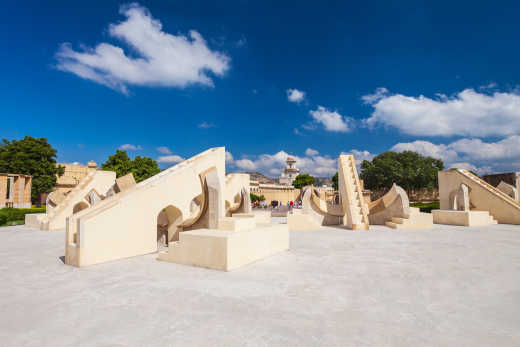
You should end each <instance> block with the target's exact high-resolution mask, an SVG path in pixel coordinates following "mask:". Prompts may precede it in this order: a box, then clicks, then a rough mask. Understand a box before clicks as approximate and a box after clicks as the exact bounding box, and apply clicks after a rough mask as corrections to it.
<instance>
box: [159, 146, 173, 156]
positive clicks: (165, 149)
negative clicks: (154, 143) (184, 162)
mask: <svg viewBox="0 0 520 347" xmlns="http://www.w3.org/2000/svg"><path fill="white" fill-rule="evenodd" d="M157 151H158V152H159V153H161V154H172V151H170V149H169V148H168V147H166V146H160V147H157Z"/></svg>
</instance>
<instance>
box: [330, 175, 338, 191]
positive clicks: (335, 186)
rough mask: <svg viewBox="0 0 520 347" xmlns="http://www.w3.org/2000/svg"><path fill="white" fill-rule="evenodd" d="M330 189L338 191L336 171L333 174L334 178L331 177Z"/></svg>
mask: <svg viewBox="0 0 520 347" xmlns="http://www.w3.org/2000/svg"><path fill="white" fill-rule="evenodd" d="M332 188H334V190H338V189H339V185H338V172H337V171H336V173H335V174H334V176H332Z"/></svg>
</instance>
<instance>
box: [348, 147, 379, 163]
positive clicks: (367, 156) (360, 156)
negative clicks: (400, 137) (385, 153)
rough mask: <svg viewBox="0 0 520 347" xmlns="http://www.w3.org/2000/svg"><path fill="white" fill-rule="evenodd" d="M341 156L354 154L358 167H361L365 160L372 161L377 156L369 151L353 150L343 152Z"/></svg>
mask: <svg viewBox="0 0 520 347" xmlns="http://www.w3.org/2000/svg"><path fill="white" fill-rule="evenodd" d="M341 154H352V155H353V156H354V160H355V161H356V164H357V165H361V163H362V162H363V160H372V159H374V157H375V156H376V155H375V154H372V153H370V152H369V151H358V150H357V149H352V150H351V151H349V152H346V153H343V152H342V153H341Z"/></svg>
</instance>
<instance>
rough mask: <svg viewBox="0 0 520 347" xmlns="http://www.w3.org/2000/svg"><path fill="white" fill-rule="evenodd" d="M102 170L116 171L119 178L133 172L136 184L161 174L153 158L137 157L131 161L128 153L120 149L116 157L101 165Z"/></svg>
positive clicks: (110, 157)
mask: <svg viewBox="0 0 520 347" xmlns="http://www.w3.org/2000/svg"><path fill="white" fill-rule="evenodd" d="M101 168H102V169H103V170H107V171H114V172H115V173H116V176H117V177H121V176H124V175H126V174H128V173H130V172H131V173H132V174H133V175H134V179H135V181H136V182H141V181H143V180H145V179H147V178H149V177H152V176H154V175H156V174H158V173H159V172H161V169H159V166H158V165H157V162H156V161H155V160H153V159H152V158H149V157H140V156H137V157H135V158H134V160H131V159H130V157H129V156H128V154H127V153H126V151H122V150H120V149H118V150H116V153H115V154H114V155H111V156H109V157H108V160H107V161H106V162H104V163H103V164H102V165H101Z"/></svg>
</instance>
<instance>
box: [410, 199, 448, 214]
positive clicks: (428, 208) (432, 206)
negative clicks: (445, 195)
mask: <svg viewBox="0 0 520 347" xmlns="http://www.w3.org/2000/svg"><path fill="white" fill-rule="evenodd" d="M410 206H411V207H419V210H420V211H421V212H426V213H432V210H438V209H440V208H441V206H440V203H439V202H438V201H433V202H427V203H423V202H415V203H411V204H410Z"/></svg>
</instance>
